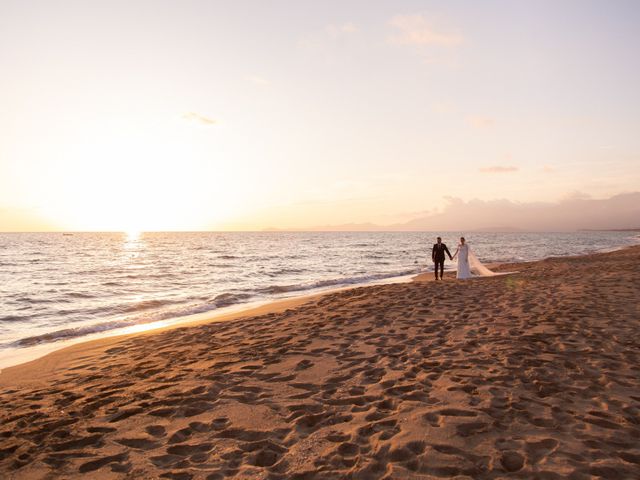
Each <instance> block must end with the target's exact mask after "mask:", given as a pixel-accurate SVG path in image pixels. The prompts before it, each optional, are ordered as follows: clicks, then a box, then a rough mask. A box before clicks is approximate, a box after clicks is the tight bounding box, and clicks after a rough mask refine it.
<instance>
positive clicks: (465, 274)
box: [453, 237, 499, 278]
mask: <svg viewBox="0 0 640 480" xmlns="http://www.w3.org/2000/svg"><path fill="white" fill-rule="evenodd" d="M456 257H458V271H457V273H456V278H471V277H473V276H474V275H475V276H481V277H486V276H490V275H499V273H496V272H492V271H491V270H489V269H488V268H487V267H485V266H484V265H483V264H482V262H481V261H480V260H478V257H476V256H475V255H474V254H473V252H472V251H471V250H470V249H469V244H468V243H467V242H466V241H465V239H464V237H460V245H458V249H457V250H456V253H454V254H453V258H456ZM472 272H473V274H472Z"/></svg>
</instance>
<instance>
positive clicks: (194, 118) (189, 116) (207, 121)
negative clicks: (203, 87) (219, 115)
mask: <svg viewBox="0 0 640 480" xmlns="http://www.w3.org/2000/svg"><path fill="white" fill-rule="evenodd" d="M182 118H184V119H185V120H188V121H191V122H197V123H199V124H201V125H206V126H211V125H215V124H216V123H217V122H216V121H215V120H214V119H212V118H209V117H205V116H204V115H200V114H199V113H196V112H188V113H185V114H184V115H182Z"/></svg>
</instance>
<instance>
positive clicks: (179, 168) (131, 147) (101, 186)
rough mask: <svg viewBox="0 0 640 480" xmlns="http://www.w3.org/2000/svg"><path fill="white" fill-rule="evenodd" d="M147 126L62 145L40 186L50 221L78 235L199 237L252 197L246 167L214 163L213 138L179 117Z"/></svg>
mask: <svg viewBox="0 0 640 480" xmlns="http://www.w3.org/2000/svg"><path fill="white" fill-rule="evenodd" d="M149 124H150V125H151V126H148V127H147V128H145V129H142V128H133V127H131V126H128V125H124V126H121V127H119V128H113V127H112V128H111V129H103V128H93V129H91V130H89V129H88V128H86V130H85V131H83V132H80V133H81V134H80V135H78V136H77V138H76V139H75V140H69V141H67V142H66V143H65V144H62V142H61V143H60V148H59V149H58V150H57V151H54V152H52V156H53V155H55V157H56V158H55V161H52V162H51V164H50V165H51V166H52V168H50V169H49V171H48V172H47V175H46V176H43V177H42V180H41V181H40V184H39V186H38V187H39V188H38V193H37V196H39V197H40V201H41V202H42V204H43V205H44V206H43V207H42V208H41V211H42V213H43V214H44V215H45V217H46V218H49V219H51V220H52V221H53V222H54V223H55V224H56V225H57V226H59V227H61V228H63V229H66V230H76V231H77V230H83V231H124V232H127V234H130V233H135V232H138V233H139V232H141V231H170V230H202V229H210V228H211V227H212V226H215V225H216V224H219V223H221V222H225V221H228V220H229V219H230V218H232V217H233V215H234V214H236V213H237V212H238V210H239V208H240V207H241V206H242V204H243V201H246V200H249V199H250V198H251V192H250V191H249V189H248V187H249V186H250V182H249V181H248V179H247V175H246V173H245V171H244V169H243V168H242V166H241V165H240V166H238V165H235V164H233V163H231V162H229V161H226V160H224V161H223V160H221V159H218V158H216V154H215V149H212V148H210V143H211V139H210V137H207V136H206V135H204V134H203V132H201V131H199V130H198V129H197V128H194V126H193V125H189V124H186V122H184V121H181V120H180V119H179V118H176V119H172V120H171V121H166V122H164V123H158V122H155V123H153V122H149ZM125 127H129V128H125ZM61 185H62V186H63V187H60V186H61ZM239 193H242V196H241V197H240V198H239Z"/></svg>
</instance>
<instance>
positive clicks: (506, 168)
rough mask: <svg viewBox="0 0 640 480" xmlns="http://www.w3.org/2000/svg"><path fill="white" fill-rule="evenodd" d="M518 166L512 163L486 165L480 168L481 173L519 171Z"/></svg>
mask: <svg viewBox="0 0 640 480" xmlns="http://www.w3.org/2000/svg"><path fill="white" fill-rule="evenodd" d="M517 171H518V167H513V166H510V165H494V166H491V167H484V168H481V169H480V173H510V172H517Z"/></svg>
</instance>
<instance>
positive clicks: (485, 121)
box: [466, 115, 495, 128]
mask: <svg viewBox="0 0 640 480" xmlns="http://www.w3.org/2000/svg"><path fill="white" fill-rule="evenodd" d="M466 121H467V123H468V124H469V125H471V126H472V127H474V128H488V127H491V126H493V124H494V123H495V121H494V119H493V118H491V117H483V116H480V115H468V116H467V118H466Z"/></svg>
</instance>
